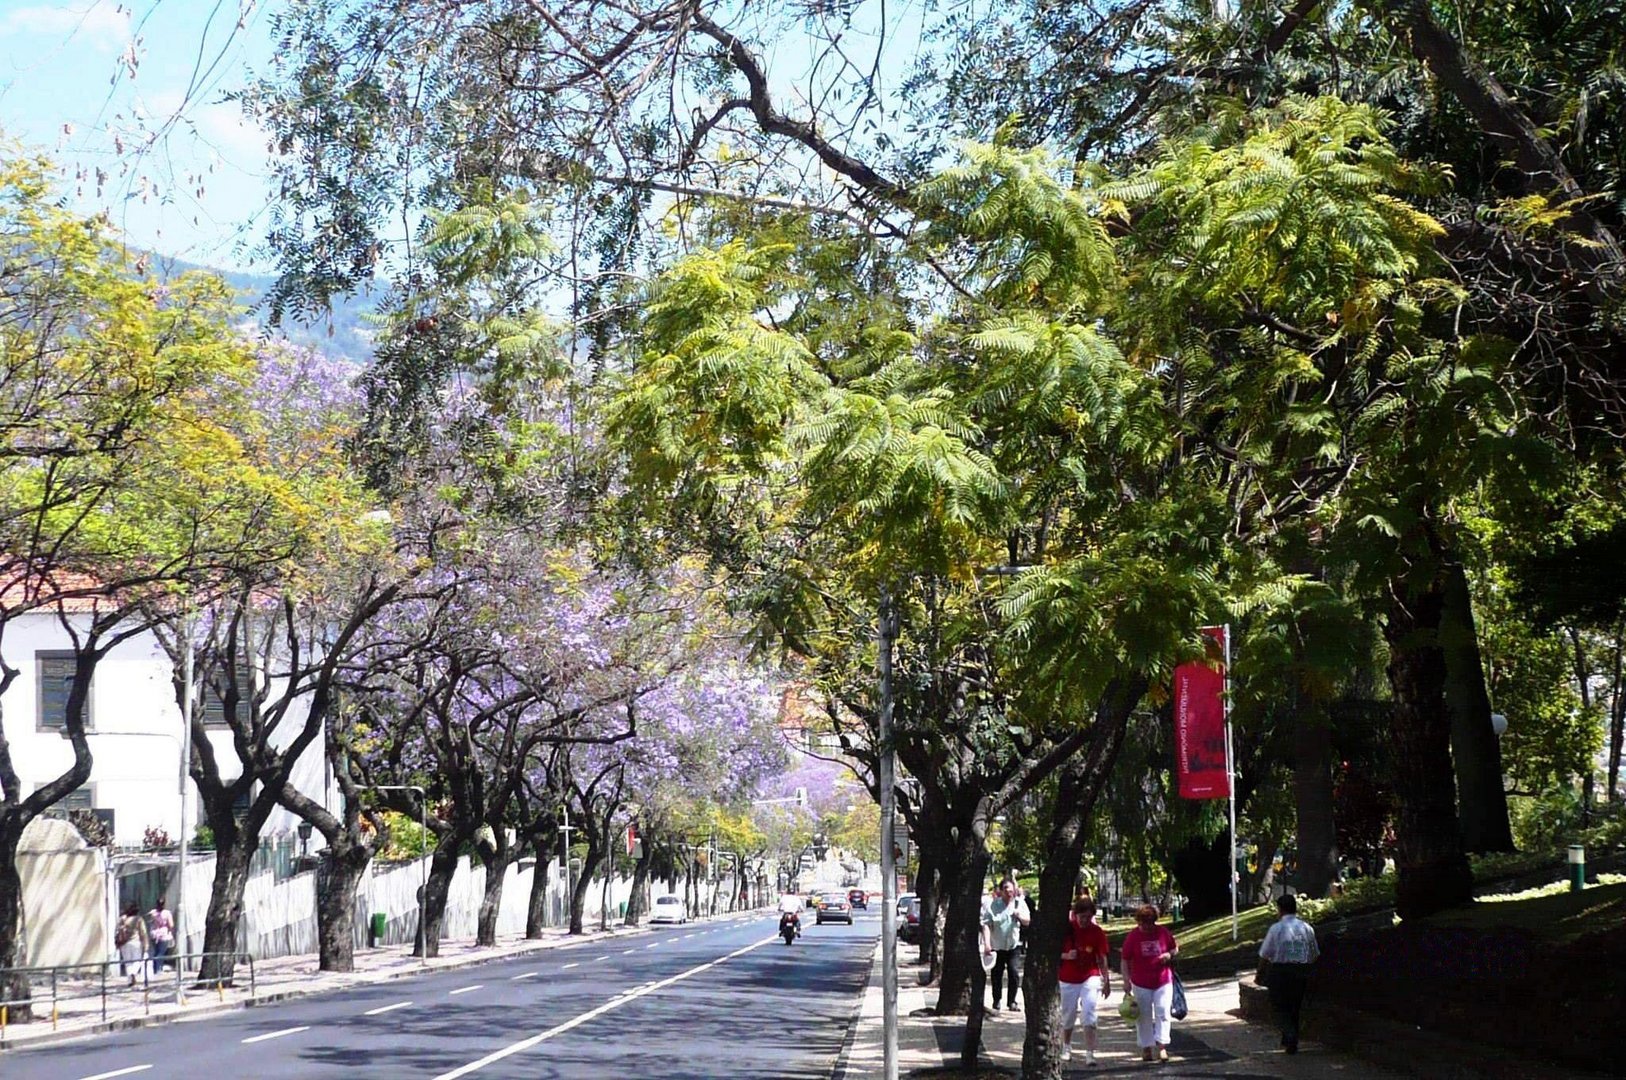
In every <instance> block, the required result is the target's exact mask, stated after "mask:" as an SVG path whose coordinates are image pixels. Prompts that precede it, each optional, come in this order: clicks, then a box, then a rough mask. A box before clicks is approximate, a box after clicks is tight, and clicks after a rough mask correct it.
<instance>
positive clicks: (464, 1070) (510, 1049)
mask: <svg viewBox="0 0 1626 1080" xmlns="http://www.w3.org/2000/svg"><path fill="white" fill-rule="evenodd" d="M778 940H779V936H778V935H777V934H775V935H774V936H773V937H765V938H763V939H762V940H761V941H755V942H752V943H751V944H749V945H746V946H745V947H743V948H739V949H735V950H734V951H733V952H731V953H728V954H726V955H724V956H719V957H718V958H717V959H715V960H708V961H707V962H706V963H704V964H700V965H698V966H696V967H692V968H690V969H689V970H688V971H680V972H679V973H678V974H676V975H673V976H671V977H670V978H665V979H661V980H659V981H658V982H652V983H649V984H647V985H645V986H640V987H638V988H637V989H635V990H632V991H629V992H627V993H624V994H619V995H617V996H615V997H613V998H611V999H610V1000H609V1001H606V1002H605V1003H604V1004H602V1005H600V1006H598V1007H597V1008H593V1009H589V1010H587V1011H586V1012H584V1013H582V1014H581V1015H580V1016H575V1017H572V1018H571V1019H569V1020H566V1021H565V1022H564V1023H562V1024H559V1025H558V1026H557V1027H551V1028H549V1029H548V1030H546V1031H544V1032H542V1033H541V1034H540V1035H532V1036H531V1037H530V1038H528V1039H521V1040H519V1041H518V1042H516V1043H510V1044H509V1045H507V1046H505V1047H503V1048H502V1049H501V1050H497V1051H494V1052H492V1053H490V1054H487V1055H486V1056H485V1057H483V1058H481V1059H479V1060H478V1061H471V1062H469V1063H468V1064H467V1065H461V1066H459V1067H457V1068H455V1069H453V1070H452V1071H451V1072H447V1073H441V1074H440V1075H439V1076H437V1077H435V1080H458V1078H459V1077H463V1076H467V1075H469V1074H470V1073H472V1072H478V1071H479V1070H481V1069H483V1068H485V1067H486V1066H487V1065H494V1064H496V1063H497V1062H499V1061H502V1060H504V1059H506V1058H510V1057H513V1056H514V1055H515V1054H520V1053H524V1052H525V1051H526V1050H529V1049H531V1048H532V1047H533V1046H537V1045H540V1044H541V1043H544V1042H546V1041H547V1040H549V1039H551V1038H553V1037H554V1036H555V1035H563V1034H564V1033H565V1032H567V1031H571V1030H573V1029H575V1028H578V1027H581V1026H582V1025H583V1024H585V1023H587V1022H588V1021H589V1020H592V1019H594V1018H595V1017H599V1016H603V1015H604V1014H605V1013H607V1012H610V1011H612V1010H614V1009H619V1008H620V1007H621V1006H623V1005H625V1004H626V1003H627V1002H629V1001H636V1000H637V999H638V998H641V997H643V996H645V995H646V994H653V993H654V992H655V991H657V990H661V989H664V988H665V987H668V986H671V985H672V984H674V983H679V982H682V981H683V980H684V979H688V978H691V977H693V976H695V975H698V974H700V973H701V972H703V971H709V970H711V969H712V968H714V967H717V966H718V965H719V964H726V963H728V962H729V961H730V960H733V959H734V958H735V957H737V956H744V955H745V954H746V953H748V952H750V951H751V950H753V949H760V948H761V947H762V946H764V945H766V944H768V943H769V942H771V941H778Z"/></svg>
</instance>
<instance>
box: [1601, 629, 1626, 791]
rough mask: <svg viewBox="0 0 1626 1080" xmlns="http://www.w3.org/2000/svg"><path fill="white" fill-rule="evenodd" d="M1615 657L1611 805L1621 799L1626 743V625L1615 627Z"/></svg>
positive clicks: (1611, 684) (1611, 688)
mask: <svg viewBox="0 0 1626 1080" xmlns="http://www.w3.org/2000/svg"><path fill="white" fill-rule="evenodd" d="M1614 657H1615V659H1614V672H1613V674H1612V675H1611V676H1610V679H1609V776H1608V777H1607V778H1606V780H1605V783H1606V784H1607V785H1608V790H1607V792H1606V793H1605V794H1606V797H1607V798H1608V800H1609V802H1610V804H1611V805H1612V804H1614V803H1615V802H1618V801H1619V799H1620V757H1621V750H1622V744H1623V743H1626V625H1623V626H1618V627H1616V628H1615V649H1614Z"/></svg>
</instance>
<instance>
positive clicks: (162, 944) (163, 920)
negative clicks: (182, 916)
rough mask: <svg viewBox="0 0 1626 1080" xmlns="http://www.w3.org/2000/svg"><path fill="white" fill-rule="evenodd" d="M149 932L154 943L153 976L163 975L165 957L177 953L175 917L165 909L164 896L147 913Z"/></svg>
mask: <svg viewBox="0 0 1626 1080" xmlns="http://www.w3.org/2000/svg"><path fill="white" fill-rule="evenodd" d="M147 932H148V936H149V937H150V939H151V942H152V949H151V952H152V971H153V974H154V975H158V974H162V972H163V970H164V957H166V956H168V955H169V954H170V953H172V952H174V951H175V916H173V915H171V914H170V913H169V912H168V911H166V910H165V909H164V898H163V897H162V896H160V897H159V898H158V901H157V903H155V904H153V906H152V910H151V911H149V912H147Z"/></svg>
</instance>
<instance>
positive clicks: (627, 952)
mask: <svg viewBox="0 0 1626 1080" xmlns="http://www.w3.org/2000/svg"><path fill="white" fill-rule="evenodd" d="M637 951H638V950H637V949H622V950H621V955H622V956H630V955H632V954H633V953H635V952H637Z"/></svg>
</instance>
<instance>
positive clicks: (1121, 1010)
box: [1118, 987, 1140, 1024]
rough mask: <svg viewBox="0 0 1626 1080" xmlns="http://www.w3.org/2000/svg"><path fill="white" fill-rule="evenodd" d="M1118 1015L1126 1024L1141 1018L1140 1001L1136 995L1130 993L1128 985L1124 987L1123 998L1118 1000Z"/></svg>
mask: <svg viewBox="0 0 1626 1080" xmlns="http://www.w3.org/2000/svg"><path fill="white" fill-rule="evenodd" d="M1118 1016H1119V1017H1120V1018H1121V1019H1122V1020H1123V1022H1124V1023H1126V1024H1133V1023H1134V1022H1135V1021H1136V1020H1139V1019H1140V1002H1138V1001H1136V1000H1135V995H1134V994H1132V993H1130V991H1129V988H1128V987H1125V988H1124V993H1123V998H1122V999H1121V1000H1120V1001H1119V1002H1118Z"/></svg>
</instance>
